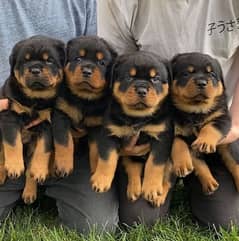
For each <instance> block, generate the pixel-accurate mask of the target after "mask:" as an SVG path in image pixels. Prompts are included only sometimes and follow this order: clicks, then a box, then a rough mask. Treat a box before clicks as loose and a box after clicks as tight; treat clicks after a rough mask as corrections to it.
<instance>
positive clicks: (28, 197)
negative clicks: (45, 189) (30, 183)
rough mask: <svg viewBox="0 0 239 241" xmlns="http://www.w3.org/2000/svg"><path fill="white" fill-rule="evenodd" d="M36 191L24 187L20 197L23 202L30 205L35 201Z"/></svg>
mask: <svg viewBox="0 0 239 241" xmlns="http://www.w3.org/2000/svg"><path fill="white" fill-rule="evenodd" d="M36 198H37V192H36V190H32V189H29V188H25V189H24V190H23V193H22V199H23V201H24V203H26V204H28V205H30V204H32V203H34V202H35V201H36Z"/></svg>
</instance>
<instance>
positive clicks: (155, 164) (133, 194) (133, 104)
mask: <svg viewBox="0 0 239 241" xmlns="http://www.w3.org/2000/svg"><path fill="white" fill-rule="evenodd" d="M169 76H170V75H169V73H168V69H167V67H166V65H165V64H164V63H163V62H162V61H161V60H160V59H159V57H158V56H157V55H154V54H153V53H150V52H143V51H142V52H135V53H130V54H125V55H122V56H120V57H118V58H117V60H116V62H115V64H114V67H113V74H112V98H111V100H110V104H109V107H108V108H107V110H106V114H105V117H104V125H103V127H102V129H101V132H100V135H99V138H98V140H97V150H98V153H99V158H98V161H97V166H96V170H95V172H94V173H93V175H92V177H91V183H92V187H93V189H94V190H95V191H97V192H105V191H107V190H108V189H109V188H110V186H111V183H112V180H113V177H114V174H115V169H116V166H117V162H118V159H119V156H120V154H121V148H122V147H124V146H125V147H127V145H131V144H132V139H134V142H135V143H136V144H137V145H141V144H145V143H149V144H150V145H149V146H150V147H149V149H148V150H145V152H146V154H145V153H141V154H140V153H138V155H137V156H126V157H124V158H122V162H123V165H124V166H125V170H126V173H127V175H128V187H127V195H128V198H129V199H131V200H132V201H135V200H136V199H137V198H138V197H139V196H140V195H141V193H143V195H144V197H145V198H146V199H147V200H148V201H150V202H151V203H152V204H153V205H156V206H160V205H161V204H162V203H163V202H164V199H165V197H166V195H167V192H168V190H169V188H170V173H171V164H170V162H169V156H170V151H171V144H172V140H173V127H172V122H171V118H170V107H169V102H168V88H169ZM143 168H144V174H143V173H142V172H143ZM142 175H143V181H142V185H141V177H142Z"/></svg>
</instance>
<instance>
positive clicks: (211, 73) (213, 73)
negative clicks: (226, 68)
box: [209, 72, 217, 78]
mask: <svg viewBox="0 0 239 241" xmlns="http://www.w3.org/2000/svg"><path fill="white" fill-rule="evenodd" d="M209 74H210V75H211V76H212V77H213V78H216V77H217V74H216V73H215V72H210V73H209Z"/></svg>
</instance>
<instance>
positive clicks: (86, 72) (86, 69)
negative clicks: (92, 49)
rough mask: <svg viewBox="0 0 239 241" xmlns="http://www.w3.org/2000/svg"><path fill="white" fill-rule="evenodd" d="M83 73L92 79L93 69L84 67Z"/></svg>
mask: <svg viewBox="0 0 239 241" xmlns="http://www.w3.org/2000/svg"><path fill="white" fill-rule="evenodd" d="M82 73H83V76H84V77H90V76H91V75H92V69H91V68H88V67H84V68H83V69H82Z"/></svg>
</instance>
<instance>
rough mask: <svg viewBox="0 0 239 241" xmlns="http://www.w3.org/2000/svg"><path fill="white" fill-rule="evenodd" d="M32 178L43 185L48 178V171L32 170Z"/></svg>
mask: <svg viewBox="0 0 239 241" xmlns="http://www.w3.org/2000/svg"><path fill="white" fill-rule="evenodd" d="M30 176H31V177H32V178H33V179H34V180H35V181H36V182H38V183H43V182H44V181H45V180H46V178H47V176H48V169H40V168H39V169H37V170H34V169H30Z"/></svg>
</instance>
